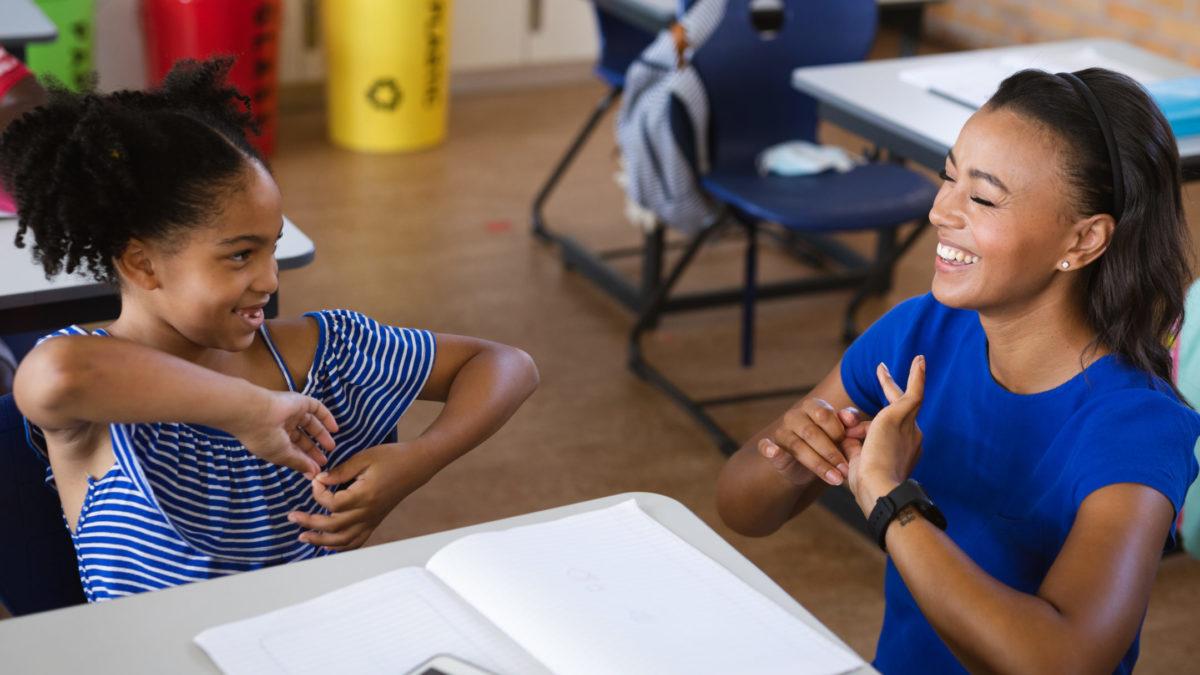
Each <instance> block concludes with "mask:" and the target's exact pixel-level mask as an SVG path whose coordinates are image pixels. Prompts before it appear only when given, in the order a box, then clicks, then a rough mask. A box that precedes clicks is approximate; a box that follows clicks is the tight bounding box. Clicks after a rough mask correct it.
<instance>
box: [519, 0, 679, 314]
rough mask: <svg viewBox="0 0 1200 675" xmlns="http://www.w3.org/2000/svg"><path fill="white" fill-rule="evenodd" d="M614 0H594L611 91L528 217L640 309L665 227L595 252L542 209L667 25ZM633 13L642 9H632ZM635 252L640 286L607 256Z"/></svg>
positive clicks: (655, 274) (652, 281)
mask: <svg viewBox="0 0 1200 675" xmlns="http://www.w3.org/2000/svg"><path fill="white" fill-rule="evenodd" d="M695 1H696V0H678V4H677V8H678V9H677V13H676V15H677V16H678V15H681V14H682V13H683V12H685V11H686V10H687V8H688V7H690V6H691V5H692V4H693V3H694V2H695ZM616 4H621V0H615V2H606V1H604V0H593V6H594V8H595V12H596V29H597V31H598V33H599V36H600V54H599V57H598V58H597V60H596V67H595V74H596V77H598V78H599V79H600V80H601V81H602V82H604V83H605V84H606V85H608V91H607V92H605V94H604V96H603V97H602V98H601V99H600V101H599V102H597V103H596V106H595V107H594V108H593V109H592V112H591V114H589V116H588V118H587V120H586V121H585V122H584V125H583V128H581V129H580V130H579V132H578V133H577V134H576V135H575V137H574V138H573V139H572V140H571V143H570V145H569V146H567V151H566V152H565V153H564V154H563V156H562V157H561V158H560V159H559V160H558V163H557V164H555V166H554V169H553V170H552V171H551V173H550V176H549V178H547V179H546V182H545V183H544V184H543V185H542V187H541V188H540V189H539V190H538V193H537V195H536V196H535V197H534V200H533V207H532V210H531V211H532V213H531V216H530V220H531V222H532V225H533V228H532V229H533V234H534V235H535V236H537V237H538V238H539V239H541V240H543V241H546V242H550V243H553V244H556V245H558V246H559V248H560V249H561V252H562V256H563V262H564V264H565V265H566V266H567V267H569V268H573V269H576V270H578V271H579V272H580V273H582V274H583V275H584V276H586V277H587V278H589V279H590V280H592V281H593V282H595V283H596V284H598V285H599V286H600V288H601V290H604V291H605V292H607V293H609V294H610V295H612V296H613V297H614V298H616V299H617V300H618V301H619V302H621V303H622V304H624V305H625V306H627V307H629V308H630V309H631V310H634V311H638V310H640V309H641V308H642V307H644V306H645V304H646V301H647V300H648V298H649V297H650V295H652V294H653V291H654V289H655V287H656V286H657V284H658V282H659V280H660V279H661V276H662V275H661V267H662V256H663V253H662V252H663V248H664V235H663V232H662V231H661V229H660V230H658V231H656V232H654V233H651V234H647V235H646V237H645V241H644V243H643V246H641V247H635V248H627V249H619V250H614V251H600V252H594V251H591V250H589V249H588V248H587V247H585V246H584V245H582V244H580V243H579V242H578V241H576V240H575V239H574V238H573V237H571V236H569V235H567V234H565V233H562V232H556V231H554V230H553V229H552V228H551V227H550V226H549V225H548V224H547V223H546V220H545V216H544V214H543V208H544V206H545V204H546V201H547V200H548V199H549V198H550V195H551V193H553V191H554V189H555V187H557V185H558V182H559V180H561V179H562V177H563V175H564V174H565V173H566V171H567V169H568V168H569V167H570V165H571V163H572V162H573V161H574V160H575V156H576V155H577V154H578V153H579V150H580V149H581V148H583V145H584V144H585V143H586V142H587V140H588V138H589V137H590V136H591V134H592V132H593V131H594V130H595V128H596V125H597V124H599V122H600V120H601V119H603V118H604V115H605V114H606V113H607V112H608V110H609V109H610V108H611V107H612V104H613V103H615V102H616V100H617V99H618V98H619V97H620V96H621V92H622V91H624V88H625V72H626V71H627V70H629V66H630V65H631V64H632V63H633V62H634V61H635V60H636V59H637V58H638V57H639V56H640V55H641V53H642V51H644V50H645V49H646V47H648V46H649V45H650V43H651V42H653V41H654V38H655V37H656V35H657V33H658V31H659V30H661V29H663V28H666V27H667V26H666V25H662V26H656V25H655V22H654V21H653V20H649V19H645V18H643V19H641V20H635V18H634V17H633V16H628V15H622V14H621V13H618V12H616V11H615V10H614V9H612V8H611V7H610V6H611V5H616ZM631 14H634V15H637V14H639V13H638V12H632V13H631ZM631 255H641V256H643V267H642V280H641V284H640V286H634V285H632V284H630V283H629V282H628V281H626V280H625V279H624V278H623V277H622V276H621V275H620V274H619V273H618V272H617V271H616V270H614V269H613V268H612V267H610V266H609V265H608V263H607V260H610V259H613V258H620V257H626V256H631Z"/></svg>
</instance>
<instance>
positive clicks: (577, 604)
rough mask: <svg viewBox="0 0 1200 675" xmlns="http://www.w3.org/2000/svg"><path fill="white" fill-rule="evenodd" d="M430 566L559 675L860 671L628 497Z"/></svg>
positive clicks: (498, 535)
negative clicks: (613, 504) (611, 504)
mask: <svg viewBox="0 0 1200 675" xmlns="http://www.w3.org/2000/svg"><path fill="white" fill-rule="evenodd" d="M426 568H427V569H429V570H430V571H431V572H433V573H434V574H436V575H437V576H438V577H440V578H441V579H442V580H443V581H445V582H446V584H447V585H448V586H449V587H450V588H452V589H453V590H454V591H455V592H457V593H458V594H459V595H460V596H461V597H462V598H463V599H465V600H466V601H467V602H469V603H471V604H472V605H473V606H474V607H475V608H476V609H477V610H479V612H480V613H482V614H483V615H484V616H486V617H487V618H488V619H489V620H490V621H491V622H492V623H494V624H495V625H496V626H498V627H500V628H501V630H503V631H504V632H505V633H507V634H508V635H509V637H511V638H512V639H514V640H515V641H516V642H517V643H518V644H520V645H522V646H523V647H524V648H525V650H526V651H528V652H529V653H530V654H532V655H533V656H534V658H536V659H538V660H539V661H541V662H542V663H543V664H545V665H546V666H547V667H548V668H550V670H552V671H554V672H555V673H559V674H560V675H584V674H591V673H596V674H604V675H609V674H611V673H623V674H630V675H632V674H635V673H653V674H655V675H661V674H662V673H688V674H689V675H695V674H699V673H722V674H725V673H746V672H754V673H789V674H795V673H813V674H833V673H843V672H847V671H850V670H853V669H855V668H857V667H859V666H860V665H862V660H861V659H859V658H858V656H857V655H855V654H852V653H850V652H849V651H847V650H845V649H844V648H843V647H840V646H838V645H835V644H834V643H832V642H830V641H829V640H828V639H826V638H825V637H824V636H822V635H820V634H819V633H817V632H816V631H814V630H813V629H812V628H810V627H809V626H807V625H806V624H804V623H803V622H801V621H800V620H799V619H797V618H796V617H794V616H792V615H791V614H789V613H788V612H787V611H785V610H784V609H783V608H781V607H779V606H778V605H776V604H775V603H774V602H772V601H771V600H769V599H767V598H766V597H765V596H763V595H762V594H760V593H758V592H757V591H755V590H754V589H753V588H751V587H750V586H749V585H747V584H746V583H745V582H743V581H742V580H741V579H739V578H737V577H736V576H734V575H733V574H732V573H731V572H729V571H728V570H726V569H725V568H724V567H721V566H720V565H719V564H717V563H716V562H715V561H713V560H712V559H711V558H709V557H708V556H706V555H704V554H703V553H701V552H700V551H698V550H696V549H695V548H693V547H692V546H691V545H689V544H688V543H687V542H685V541H683V540H682V539H680V538H679V537H678V536H677V535H676V534H675V533H673V532H671V531H670V530H668V529H667V528H665V527H663V526H662V525H661V524H660V523H659V522H658V521H656V520H654V519H653V518H651V517H650V516H648V515H646V514H645V513H644V512H643V511H642V510H641V509H640V508H639V507H638V505H637V503H636V502H635V501H633V500H630V501H627V502H624V503H622V504H619V505H617V506H614V507H611V508H608V509H602V510H599V511H592V512H588V513H583V514H579V515H575V516H570V517H567V518H563V519H561V520H557V521H553V522H549V523H541V524H537V525H530V526H525V527H518V528H514V529H511V530H507V531H504V532H494V533H484V534H476V535H471V536H468V537H464V538H463V539H460V540H458V541H456V542H454V543H452V544H449V545H447V546H446V547H445V548H443V549H442V550H441V551H439V552H438V553H437V554H436V555H434V557H433V558H432V559H431V560H430V561H429V563H428V564H427V565H426Z"/></svg>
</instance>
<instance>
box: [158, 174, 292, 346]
mask: <svg viewBox="0 0 1200 675" xmlns="http://www.w3.org/2000/svg"><path fill="white" fill-rule="evenodd" d="M245 175H246V178H245V182H244V184H243V187H242V188H241V189H237V190H235V191H233V192H232V193H231V194H230V195H229V196H227V197H225V198H224V200H223V201H224V202H225V204H224V209H223V210H222V211H221V212H220V213H219V214H218V215H216V216H214V218H213V219H212V220H211V221H210V222H209V223H207V224H205V225H201V226H199V227H196V228H195V229H194V230H193V231H192V232H191V233H189V234H188V235H187V238H186V240H185V241H184V242H183V244H182V245H181V246H179V245H177V249H176V250H173V251H170V252H169V253H164V254H163V255H158V256H155V258H156V261H155V274H156V276H157V281H158V288H157V289H156V292H155V293H153V294H152V295H153V296H154V299H153V302H154V304H155V310H156V313H157V314H158V315H159V316H160V317H161V318H162V319H163V320H164V321H166V322H167V323H168V324H170V325H171V327H172V328H173V329H174V330H175V331H176V332H178V333H179V334H180V335H181V336H183V337H184V338H186V339H187V340H189V341H190V342H192V343H193V344H196V345H200V346H204V347H209V348H216V349H224V350H227V351H240V350H243V349H246V348H248V347H249V346H250V345H251V344H252V343H253V342H254V333H255V332H256V331H257V330H258V328H259V326H261V325H262V323H263V321H264V316H263V308H264V307H265V306H266V304H267V301H268V300H270V297H271V294H272V293H274V292H275V291H276V289H278V288H279V274H278V273H279V266H278V265H277V264H276V262H275V243H276V240H277V239H278V238H279V236H280V234H281V232H282V229H283V212H282V210H281V201H280V196H279V188H278V187H276V185H275V181H274V180H272V178H271V176H270V174H268V173H267V172H266V170H265V169H264V168H263V167H262V166H261V165H260V164H258V162H248V167H247V170H246V172H245Z"/></svg>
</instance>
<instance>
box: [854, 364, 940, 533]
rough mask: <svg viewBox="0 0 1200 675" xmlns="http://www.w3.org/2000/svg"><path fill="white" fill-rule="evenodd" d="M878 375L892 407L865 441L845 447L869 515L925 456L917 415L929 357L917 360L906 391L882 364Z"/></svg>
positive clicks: (859, 496) (858, 495) (859, 498)
mask: <svg viewBox="0 0 1200 675" xmlns="http://www.w3.org/2000/svg"><path fill="white" fill-rule="evenodd" d="M876 376H877V377H878V378H879V383H880V384H881V385H882V386H883V393H884V395H885V396H887V400H888V405H887V406H886V407H884V409H883V410H881V411H879V414H878V415H876V416H875V419H873V420H872V421H871V424H870V427H869V428H868V430H867V432H866V440H865V441H858V440H856V439H853V438H848V439H846V441H845V444H844V446H843V450H844V452H845V453H846V459H848V460H849V462H850V477H849V480H848V481H847V483H848V485H849V487H850V491H851V492H853V493H854V497H855V499H856V500H857V501H858V506H859V508H861V509H862V511H863V513H864V514H867V515H870V513H871V510H872V509H874V508H875V502H876V501H877V500H878V499H879V498H880V497H882V496H884V495H886V494H887V493H889V492H891V491H892V489H893V488H895V487H896V486H897V485H899V484H900V483H902V482H904V481H905V479H907V478H908V476H909V474H911V473H912V470H913V467H914V466H916V464H917V460H918V459H920V457H921V429H920V427H918V426H917V413H918V412H919V411H920V409H921V400H922V399H923V398H924V396H925V357H924V356H917V357H916V358H914V359H913V362H912V367H911V368H909V371H908V387H907V388H906V389H900V387H899V385H897V384H896V381H895V380H893V379H892V374H891V373H890V372H889V371H888V369H887V366H885V365H883V364H882V363H880V364H879V367H878V368H877V369H876Z"/></svg>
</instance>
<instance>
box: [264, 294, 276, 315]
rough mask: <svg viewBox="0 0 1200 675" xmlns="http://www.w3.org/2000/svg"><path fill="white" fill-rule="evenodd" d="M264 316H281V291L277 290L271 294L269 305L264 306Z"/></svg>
mask: <svg viewBox="0 0 1200 675" xmlns="http://www.w3.org/2000/svg"><path fill="white" fill-rule="evenodd" d="M263 316H265V317H267V318H268V319H274V318H275V317H277V316H279V291H275V293H274V294H272V295H271V299H270V300H268V301H267V306H266V307H264V308H263Z"/></svg>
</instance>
